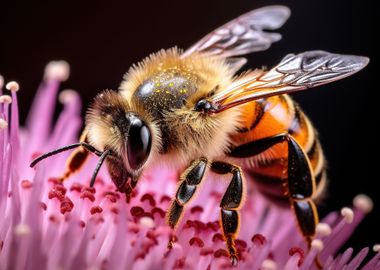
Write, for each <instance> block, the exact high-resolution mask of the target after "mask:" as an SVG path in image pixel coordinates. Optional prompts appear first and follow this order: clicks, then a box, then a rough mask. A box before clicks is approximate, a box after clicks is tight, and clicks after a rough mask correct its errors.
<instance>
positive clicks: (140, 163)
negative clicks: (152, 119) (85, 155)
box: [86, 90, 154, 189]
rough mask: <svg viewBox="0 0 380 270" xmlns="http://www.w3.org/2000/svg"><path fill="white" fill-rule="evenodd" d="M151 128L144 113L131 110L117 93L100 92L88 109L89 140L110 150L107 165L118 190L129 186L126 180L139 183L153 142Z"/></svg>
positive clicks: (99, 146) (152, 129)
mask: <svg viewBox="0 0 380 270" xmlns="http://www.w3.org/2000/svg"><path fill="white" fill-rule="evenodd" d="M152 125H153V124H152V123H149V121H148V120H147V119H144V117H143V116H142V114H141V113H138V112H136V110H132V108H131V107H130V105H129V104H128V102H127V101H126V99H125V98H123V97H122V96H121V95H120V94H119V93H117V92H115V91H110V90H105V91H103V92H102V93H100V94H99V95H98V96H97V97H96V98H95V100H94V102H93V105H92V107H91V108H90V109H89V111H88V113H87V115H86V129H87V131H88V141H89V143H90V144H91V145H93V146H94V147H96V148H97V149H99V150H101V151H107V150H108V151H109V153H110V154H109V155H110V156H109V158H107V159H106V162H107V165H108V169H109V172H110V174H111V177H112V180H113V181H114V182H115V184H116V186H117V187H118V188H119V189H122V188H123V186H124V185H125V184H126V181H127V180H128V179H126V178H131V181H132V182H134V183H136V182H137V180H138V178H139V176H140V175H141V172H142V169H143V167H144V166H145V165H146V163H147V161H148V159H149V157H150V156H151V152H152V146H153V140H154V139H153V135H154V127H153V126H152ZM116 163H117V165H116ZM117 170H119V171H120V172H123V173H122V174H120V173H118V172H117ZM120 178H123V179H120Z"/></svg>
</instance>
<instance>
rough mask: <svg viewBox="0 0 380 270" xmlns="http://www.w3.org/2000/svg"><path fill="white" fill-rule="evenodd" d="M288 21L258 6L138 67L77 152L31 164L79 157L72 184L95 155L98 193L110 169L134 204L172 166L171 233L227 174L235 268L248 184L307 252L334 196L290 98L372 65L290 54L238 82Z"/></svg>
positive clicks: (72, 162) (93, 120)
mask: <svg viewBox="0 0 380 270" xmlns="http://www.w3.org/2000/svg"><path fill="white" fill-rule="evenodd" d="M289 16H290V10H289V9H288V8H287V7H285V6H280V5H276V6H267V7H263V8H259V9H256V10H253V11H250V12H248V13H246V14H243V15H241V16H240V17H238V18H236V19H234V20H232V21H230V22H228V23H227V24H225V25H223V26H221V27H219V28H218V29H216V30H214V31H213V32H211V33H210V34H208V35H206V36H205V37H204V38H202V39H201V40H200V41H198V42H197V43H195V44H194V45H192V46H191V47H190V48H189V49H187V50H185V51H182V50H180V49H177V48H172V49H168V50H161V51H159V52H157V53H155V54H152V55H150V56H149V57H147V58H146V59H144V60H143V61H142V62H140V63H138V64H136V65H134V66H132V67H131V68H130V70H129V71H128V72H127V73H126V74H125V76H124V78H123V81H122V82H121V85H120V87H119V90H118V91H113V90H104V91H102V92H100V93H99V94H98V95H97V96H96V97H95V98H94V101H93V103H92V105H91V106H90V107H89V109H88V111H87V113H86V122H85V127H84V131H83V133H82V135H81V137H80V140H79V143H76V144H72V145H69V146H64V147H62V148H59V149H56V150H53V151H51V152H49V153H46V154H44V155H42V156H40V157H38V158H36V159H35V160H33V161H32V163H31V166H32V167H33V166H35V165H36V164H37V163H38V162H40V161H41V160H43V159H45V158H47V157H50V156H52V155H55V154H58V153H61V152H63V151H68V150H71V149H74V148H75V151H74V152H72V153H71V155H70V157H69V158H68V160H67V165H66V170H65V172H64V173H63V174H62V176H61V178H60V179H61V180H62V181H64V180H65V179H67V178H69V177H70V176H71V175H72V174H73V173H75V172H77V171H78V170H79V169H80V168H81V167H82V166H83V164H84V163H85V161H86V159H87V158H88V156H89V153H90V152H91V153H94V154H95V155H97V156H99V161H98V163H97V165H96V168H95V170H94V173H93V175H92V178H91V181H90V186H93V185H94V183H95V181H96V176H97V173H98V171H99V169H100V167H101V166H102V164H103V163H105V164H106V166H107V169H108V172H109V175H110V178H111V180H112V181H113V182H114V184H115V186H116V188H117V189H118V191H120V192H122V193H124V194H125V195H126V198H127V201H129V199H130V195H131V192H132V191H133V189H134V188H135V186H136V185H137V184H138V182H139V179H140V178H142V177H141V176H142V174H143V171H144V170H145V169H146V168H149V167H151V166H154V165H156V164H163V165H165V166H168V167H171V169H174V170H177V171H179V172H181V173H180V177H179V179H178V188H177V192H176V193H175V194H173V200H172V202H171V206H170V208H169V210H168V212H167V223H168V224H169V226H170V227H171V228H173V229H175V228H176V227H177V225H178V224H179V222H180V219H181V217H182V215H183V212H184V210H185V207H186V205H187V204H188V202H189V201H190V200H191V199H192V198H194V195H195V193H196V192H197V189H198V187H199V186H200V185H201V183H202V181H204V180H205V179H207V177H206V173H207V172H212V173H214V174H216V175H226V176H228V179H230V182H229V184H228V187H227V189H226V191H225V193H224V194H223V197H222V199H221V203H220V209H219V210H220V224H221V228H222V233H223V237H224V239H225V242H226V247H227V251H228V254H229V256H230V258H231V263H232V264H233V265H236V264H237V262H238V258H239V254H238V252H237V250H236V247H235V239H236V237H237V235H238V231H239V223H240V222H239V220H240V213H239V209H240V208H241V206H242V205H243V197H244V195H245V193H246V188H245V186H246V185H247V184H248V183H246V180H245V179H246V178H247V179H249V181H254V183H255V188H257V189H258V190H259V191H260V192H261V193H262V194H264V195H265V196H266V197H267V198H268V199H270V200H271V201H273V202H276V203H277V204H278V205H281V206H284V207H290V208H292V209H293V212H294V215H295V218H296V220H297V224H298V226H299V229H300V232H301V234H302V235H303V236H304V238H305V241H306V242H307V243H308V244H309V246H310V244H311V242H312V240H313V237H314V236H315V233H316V226H317V224H318V222H319V219H318V212H317V209H316V201H318V199H320V198H321V196H322V195H323V194H324V191H325V190H326V184H327V175H326V162H325V158H324V155H323V150H322V146H321V144H320V142H319V139H318V135H317V132H316V130H315V128H314V126H313V125H312V123H311V121H310V120H309V118H308V117H307V116H306V115H305V114H304V113H303V111H302V109H301V108H300V106H299V105H298V104H296V103H295V102H294V101H293V99H292V98H291V97H290V96H289V95H288V94H290V93H293V92H296V91H302V90H308V89H310V88H313V87H316V86H319V85H323V84H326V83H330V82H333V81H336V80H339V79H342V78H345V77H347V76H350V75H352V74H354V73H356V72H358V71H359V70H361V69H362V68H364V67H365V66H366V65H367V64H368V62H369V59H368V58H367V57H363V56H355V55H342V54H335V53H329V52H326V51H318V50H315V51H307V52H303V53H298V54H288V55H286V56H285V57H284V58H283V59H282V60H281V61H280V62H279V64H277V65H276V66H274V67H273V68H271V69H269V70H264V69H255V70H248V71H245V72H242V73H240V74H238V71H239V70H240V69H241V68H242V67H243V65H244V64H245V63H246V62H247V60H246V58H245V57H244V55H247V54H250V53H253V52H256V51H263V50H266V49H268V48H269V47H270V46H271V44H272V43H274V42H277V41H279V40H280V39H281V35H280V34H279V33H276V32H274V30H276V29H278V28H280V27H281V26H282V25H283V24H284V23H285V22H286V20H287V19H288V17H289ZM267 30H270V31H267ZM174 241H175V237H173V239H171V240H170V243H169V245H168V246H169V247H170V246H172V244H173V242H174ZM316 263H317V265H319V263H318V262H316Z"/></svg>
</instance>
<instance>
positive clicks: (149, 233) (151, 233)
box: [146, 231, 158, 245]
mask: <svg viewBox="0 0 380 270" xmlns="http://www.w3.org/2000/svg"><path fill="white" fill-rule="evenodd" d="M146 237H147V238H149V239H150V240H151V241H153V242H154V244H156V245H157V244H158V241H157V237H156V234H155V233H154V231H147V233H146Z"/></svg>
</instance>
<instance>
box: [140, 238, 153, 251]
mask: <svg viewBox="0 0 380 270" xmlns="http://www.w3.org/2000/svg"><path fill="white" fill-rule="evenodd" d="M154 246H155V243H154V242H153V241H152V240H150V239H144V240H143V241H142V244H141V248H142V249H143V250H144V252H145V254H147V253H149V250H150V249H151V248H152V247H154Z"/></svg>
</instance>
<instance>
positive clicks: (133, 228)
mask: <svg viewBox="0 0 380 270" xmlns="http://www.w3.org/2000/svg"><path fill="white" fill-rule="evenodd" d="M128 231H130V232H132V233H138V232H139V231H140V228H139V226H138V225H137V224H136V223H132V222H131V223H130V224H128Z"/></svg>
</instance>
